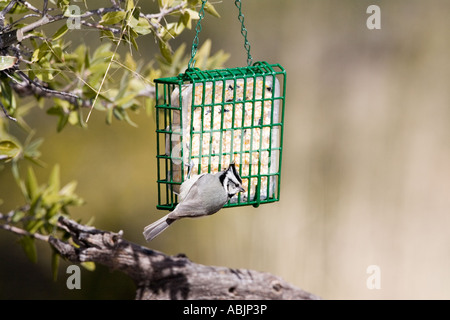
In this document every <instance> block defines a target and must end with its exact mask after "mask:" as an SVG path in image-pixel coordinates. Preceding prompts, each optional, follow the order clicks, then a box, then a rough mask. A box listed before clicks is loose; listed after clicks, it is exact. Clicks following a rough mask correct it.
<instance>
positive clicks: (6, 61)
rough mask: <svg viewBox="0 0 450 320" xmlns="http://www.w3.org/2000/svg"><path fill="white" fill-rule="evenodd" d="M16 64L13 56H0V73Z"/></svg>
mask: <svg viewBox="0 0 450 320" xmlns="http://www.w3.org/2000/svg"><path fill="white" fill-rule="evenodd" d="M16 62H17V58H16V57H13V56H0V71H1V70H5V69H9V68H11V67H12V66H14V65H15V64H16Z"/></svg>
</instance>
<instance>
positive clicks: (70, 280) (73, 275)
mask: <svg viewBox="0 0 450 320" xmlns="http://www.w3.org/2000/svg"><path fill="white" fill-rule="evenodd" d="M66 273H67V274H70V276H68V277H67V280H66V286H67V289H69V290H73V289H81V270H80V267H79V266H77V265H75V264H72V265H70V266H68V267H67V269H66Z"/></svg>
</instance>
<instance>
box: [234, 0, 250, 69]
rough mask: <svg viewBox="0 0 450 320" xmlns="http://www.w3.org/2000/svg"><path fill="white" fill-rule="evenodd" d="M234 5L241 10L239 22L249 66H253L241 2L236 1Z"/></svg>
mask: <svg viewBox="0 0 450 320" xmlns="http://www.w3.org/2000/svg"><path fill="white" fill-rule="evenodd" d="M234 4H235V5H236V7H237V8H238V9H239V15H238V20H239V21H240V23H241V34H242V35H243V36H244V48H245V50H246V51H247V66H251V65H252V62H253V58H252V55H251V54H250V43H249V42H248V40H247V29H246V28H245V26H244V15H243V14H242V9H241V0H235V1H234Z"/></svg>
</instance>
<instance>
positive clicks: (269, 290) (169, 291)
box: [48, 217, 318, 300]
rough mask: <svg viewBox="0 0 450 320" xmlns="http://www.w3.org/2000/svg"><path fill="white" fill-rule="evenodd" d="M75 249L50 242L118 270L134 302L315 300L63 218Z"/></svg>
mask: <svg viewBox="0 0 450 320" xmlns="http://www.w3.org/2000/svg"><path fill="white" fill-rule="evenodd" d="M59 223H60V225H61V227H62V228H64V229H66V230H67V231H68V232H70V234H71V236H72V240H73V242H75V243H76V244H77V246H74V245H72V244H70V243H69V242H64V241H62V240H59V239H56V238H52V237H50V238H49V240H48V241H49V242H50V244H51V245H52V246H53V247H54V248H55V249H56V250H57V251H58V252H59V253H60V254H61V255H62V256H64V257H65V258H66V259H68V260H70V261H72V262H86V261H93V262H95V263H99V264H102V265H105V266H107V267H109V268H110V269H113V270H120V271H122V272H124V273H125V274H126V275H128V276H129V277H130V278H132V279H133V280H134V282H135V284H136V287H137V291H136V299H146V300H147V299H188V300H194V299H195V300H196V299H214V300H218V299H227V300H234V299H236V300H237V299H239V300H242V299H258V300H264V299H283V300H288V299H289V300H290V299H296V300H298V299H301V300H303V299H308V300H309V299H318V297H317V296H315V295H313V294H311V293H308V292H306V291H304V290H302V289H299V288H297V287H295V286H293V285H291V284H289V283H287V282H285V281H284V280H283V279H281V278H279V277H277V276H274V275H272V274H269V273H263V272H257V271H253V270H246V269H231V268H226V267H215V266H205V265H201V264H197V263H194V262H192V261H190V260H189V259H188V258H187V257H186V256H184V255H178V256H168V255H166V254H164V253H161V252H158V251H155V250H151V249H149V248H146V247H143V246H140V245H137V244H135V243H132V242H129V241H127V240H125V239H123V238H122V232H119V233H113V232H109V231H102V230H98V229H96V228H94V227H90V226H85V225H81V224H78V223H76V222H75V221H73V220H70V219H67V218H64V217H61V218H60V219H59Z"/></svg>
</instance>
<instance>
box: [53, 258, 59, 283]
mask: <svg viewBox="0 0 450 320" xmlns="http://www.w3.org/2000/svg"><path fill="white" fill-rule="evenodd" d="M59 258H60V257H59V254H58V253H56V251H55V250H52V275H53V281H56V280H57V279H58V268H59Z"/></svg>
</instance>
